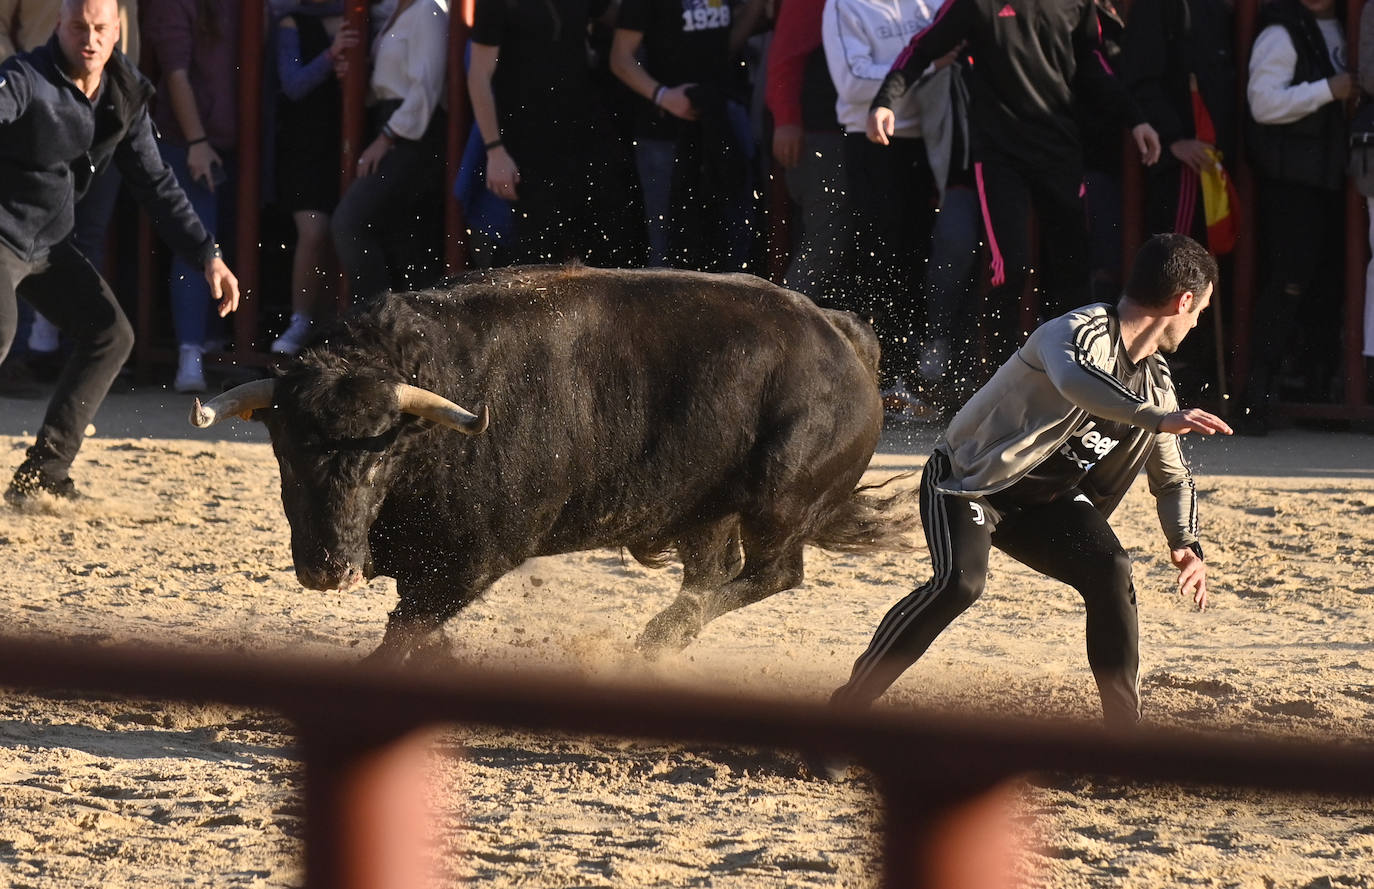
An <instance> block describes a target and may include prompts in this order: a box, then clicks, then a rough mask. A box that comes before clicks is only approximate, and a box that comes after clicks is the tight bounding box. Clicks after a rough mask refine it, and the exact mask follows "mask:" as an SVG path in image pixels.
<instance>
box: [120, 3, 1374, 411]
mask: <svg viewBox="0 0 1374 889" xmlns="http://www.w3.org/2000/svg"><path fill="white" fill-rule="evenodd" d="M472 4H473V0H460V2H458V3H455V4H454V5H453V9H452V16H451V21H450V29H449V38H450V44H449V66H448V81H447V86H448V96H449V102H448V106H449V116H448V147H447V153H446V161H447V167H446V171H445V174H444V175H445V182H444V185H445V187H444V189H443V190H444V194H445V213H444V226H445V229H444V235H445V240H444V248H445V251H444V252H445V259H446V261H447V263H448V266H449V268H450V269H451V270H454V271H457V270H460V269H462V268H464V267H465V266H466V259H467V241H466V235H465V224H464V220H463V215H462V209H461V207H460V206H459V204H458V202H457V200H456V199H455V198H454V197H453V195H452V189H451V188H449V187H448V186H449V185H450V184H451V183H452V182H453V181H454V179H455V178H456V176H457V172H458V164H459V159H460V158H461V156H462V150H463V146H464V144H465V142H466V140H467V135H468V128H469V126H470V125H471V112H470V108H469V106H468V103H467V78H466V74H465V71H464V68H463V64H462V61H463V50H464V47H465V45H466V43H467V39H468V34H469V31H470V25H471V22H472ZM1259 4H1260V0H1236V3H1235V18H1234V21H1235V47H1236V52H1235V59H1236V64H1237V67H1238V69H1239V71H1240V72H1244V71H1246V70H1247V66H1248V64H1249V56H1250V45H1251V43H1252V42H1253V40H1254V35H1255V21H1256V14H1257V11H1258V9H1259ZM1118 5H1119V6H1120V7H1122V8H1123V9H1124V10H1129V6H1130V3H1129V0H1124V2H1121V3H1119V4H1118ZM240 9H241V10H242V13H241V14H242V16H243V18H242V26H241V28H240V33H241V35H242V51H241V53H240V58H241V60H242V64H241V67H240V69H239V79H240V83H239V95H241V96H255V95H260V92H261V82H262V74H263V68H262V51H263V46H262V34H263V26H264V21H263V17H264V11H263V8H262V4H261V3H256V2H246V3H243V4H242V5H241V6H240ZM1360 10H1361V4H1359V3H1350V4H1349V11H1348V20H1347V27H1346V37H1347V40H1348V41H1349V53H1348V57H1349V58H1350V59H1356V58H1358V50H1359V47H1358V38H1359V27H1358V24H1359V13H1360ZM347 16H348V21H349V22H350V24H351V25H352V26H353V27H354V28H355V29H356V30H357V31H358V32H359V33H363V34H365V33H367V5H366V3H365V2H364V0H350V2H349V4H348V6H347ZM366 51H367V48H366V46H365V45H359V46H357V47H355V48H354V49H353V50H352V52H353V56H352V57H351V62H352V64H350V65H349V68H348V75H347V77H346V79H345V81H344V90H343V92H344V122H343V128H344V141H343V156H342V158H341V164H340V171H339V175H340V177H341V180H342V182H343V184H344V185H345V186H346V185H347V184H348V183H349V182H350V181H351V180H352V176H353V173H354V169H355V159H356V158H357V155H358V153H359V152H360V151H361V149H362V144H361V140H362V138H363V131H364V123H363V121H364V113H363V100H364V97H365V93H366V65H365V58H366V56H365V53H366ZM1238 83H1239V86H1238V89H1237V95H1236V103H1237V109H1238V111H1239V114H1238V116H1237V120H1243V119H1244V118H1245V114H1246V110H1245V94H1244V83H1245V77H1244V76H1241V77H1239V78H1238ZM261 112H262V109H261V108H260V107H258V106H257V105H255V104H253V103H250V102H245V103H244V105H243V107H242V108H241V109H240V114H239V145H238V154H239V158H240V165H239V170H240V173H239V176H240V179H239V195H238V205H239V213H238V231H237V235H238V243H239V244H240V245H260V240H261V239H260V225H261V219H260V211H259V206H258V200H259V197H258V196H259V184H260V181H261V170H262V158H261V144H262V139H261V135H262V119H261V117H262V115H261ZM1242 135H1243V134H1242ZM1238 154H1239V155H1240V156H1239V157H1237V158H1231V159H1229V163H1228V166H1229V168H1230V169H1231V171H1232V173H1233V175H1234V177H1235V180H1236V184H1237V189H1238V191H1239V195H1240V203H1241V206H1240V214H1241V228H1240V241H1239V244H1238V245H1237V247H1236V250H1235V259H1234V263H1233V268H1234V272H1233V275H1234V281H1233V282H1232V290H1233V292H1234V300H1233V303H1232V306H1231V307H1230V308H1231V313H1232V315H1233V317H1232V319H1231V330H1232V331H1233V333H1232V338H1233V339H1234V348H1233V349H1232V350H1231V359H1232V360H1231V363H1230V366H1229V367H1228V368H1227V373H1226V376H1227V378H1228V380H1227V382H1228V384H1229V385H1228V387H1227V388H1228V389H1229V391H1232V392H1234V391H1236V390H1237V385H1236V384H1237V383H1238V382H1239V381H1242V380H1244V379H1245V374H1246V372H1247V371H1248V369H1249V365H1250V337H1249V333H1248V332H1249V329H1250V324H1251V318H1252V313H1251V308H1252V303H1253V293H1254V290H1255V286H1256V282H1257V264H1258V256H1257V250H1256V243H1255V219H1254V208H1255V200H1254V181H1253V178H1252V176H1251V171H1250V168H1249V165H1248V164H1247V163H1246V162H1245V157H1244V155H1245V152H1244V151H1243V150H1241V151H1239V152H1238ZM1125 161H1126V163H1125V169H1126V175H1125V180H1124V182H1123V191H1124V203H1125V216H1124V220H1123V221H1124V226H1123V246H1124V247H1125V250H1124V253H1123V255H1124V256H1126V257H1130V256H1133V255H1134V253H1135V250H1136V248H1137V247H1139V245H1140V243H1141V242H1142V241H1143V240H1144V236H1143V231H1144V228H1143V219H1144V215H1143V210H1142V203H1143V202H1142V187H1143V186H1142V178H1143V177H1142V175H1141V168H1140V164H1139V161H1138V159H1137V158H1136V157H1135V155H1134V152H1133V151H1127V152H1126V158H1125ZM775 172H776V171H775ZM781 181H782V177H781V175H780V174H778V175H775V176H774V177H773V182H774V184H775V185H778V184H780V183H781ZM773 191H774V193H775V194H774V195H773V196H772V197H771V198H770V202H769V211H770V212H769V220H770V223H769V225H770V235H769V238H768V239H767V240H768V244H769V250H768V253H769V266H770V273H771V274H772V275H773V277H775V278H778V277H780V275H781V268H782V265H783V263H785V250H786V247H785V232H786V225H787V220H786V218H785V213H786V203H787V202H786V199H785V197H784V196H782V195H780V194H777V192H780V191H781V189H780V188H774V189H773ZM1366 225H1367V222H1366V216H1365V208H1364V200H1363V198H1362V197H1361V196H1360V195H1359V194H1357V193H1356V192H1355V191H1354V189H1353V188H1349V189H1347V201H1346V245H1345V299H1344V303H1343V305H1344V309H1343V312H1344V317H1343V323H1342V356H1343V361H1342V368H1343V376H1344V388H1343V393H1344V394H1343V398H1342V401H1341V402H1340V403H1336V404H1286V405H1284V406H1283V411H1284V412H1285V413H1286V414H1288V415H1289V416H1295V417H1320V418H1339V419H1352V420H1353V419H1359V420H1370V419H1374V406H1370V405H1369V404H1368V403H1367V397H1366V396H1367V393H1366V392H1365V359H1364V356H1363V350H1362V338H1363V333H1362V331H1363V318H1364V299H1365V296H1364V268H1365V263H1366V262H1367V261H1368V257H1369V250H1368V244H1367V239H1366V237H1365V231H1366ZM144 229H145V231H144V235H143V238H142V239H141V241H142V243H141V245H140V254H139V259H138V263H139V268H140V284H139V288H138V291H139V305H138V313H137V315H138V320H137V323H138V327H139V329H138V347H137V352H136V355H135V360H136V362H137V364H138V366H139V368H140V370H141V371H146V369H147V368H148V366H149V365H150V364H151V363H152V362H154V361H165V360H170V358H171V352H170V350H161V351H160V350H158V349H157V348H156V346H155V339H156V338H155V336H154V319H155V318H157V317H159V314H160V313H157V312H155V311H154V306H153V301H154V299H165V296H164V295H162V288H159V287H156V286H154V284H153V280H152V277H153V267H154V264H153V262H152V261H151V260H150V258H149V257H150V252H151V250H152V246H153V242H152V235H151V233H150V231H148V230H147V226H146V224H145V226H144ZM260 259H261V256H260V251H255V250H251V249H240V250H239V251H238V254H237V257H236V259H235V272H236V273H237V274H238V276H239V279H240V282H241V284H242V287H243V289H244V291H245V293H246V295H247V299H246V300H245V301H244V302H243V304H242V307H241V308H240V310H239V312H238V313H237V314H236V315H235V317H234V351H233V352H232V353H231V354H229V355H226V356H223V358H224V360H227V361H230V362H233V363H238V364H244V365H260V364H264V363H265V362H266V361H267V356H266V355H264V354H263V344H264V342H265V341H266V339H267V337H266V334H265V332H264V331H263V329H262V327H261V324H260V318H259V310H260V308H261V303H262V300H261V298H260V294H261V292H262V288H261V280H260V277H261V274H260ZM339 293H340V307H341V308H342V307H346V305H347V295H346V293H345V291H344V289H343V287H342V283H341V285H340V291H339ZM1224 407H1225V406H1224V405H1223V409H1224Z"/></svg>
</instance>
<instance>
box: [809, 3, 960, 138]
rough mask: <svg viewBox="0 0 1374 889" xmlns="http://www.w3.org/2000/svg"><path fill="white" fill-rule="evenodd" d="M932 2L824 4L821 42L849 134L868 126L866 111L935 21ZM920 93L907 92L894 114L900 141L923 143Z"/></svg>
mask: <svg viewBox="0 0 1374 889" xmlns="http://www.w3.org/2000/svg"><path fill="white" fill-rule="evenodd" d="M937 9H939V3H938V2H936V0H825V11H824V12H823V13H822V15H821V39H822V41H823V43H824V46H825V61H826V65H827V66H829V68H830V79H831V80H833V81H834V83H835V92H836V93H838V94H839V99H838V100H837V101H836V102H835V116H836V117H837V118H839V121H840V125H841V126H843V127H844V129H845V132H848V133H862V132H864V131H865V130H866V129H867V126H868V106H869V103H871V102H872V101H873V96H874V95H876V94H877V92H878V87H879V86H880V85H882V82H883V78H884V77H886V76H887V72H888V69H889V68H891V67H892V63H893V62H894V61H895V60H896V58H897V56H898V55H899V54H900V53H901V52H902V50H904V49H906V45H907V43H908V42H909V41H910V40H911V37H912V35H914V34H916V33H917V32H918V31H920V30H922V29H923V28H925V27H926V26H927V25H929V24H930V22H931V20H932V19H933V18H934V17H935V13H936V10H937ZM918 92H919V90H915V89H912V90H907V92H906V95H904V96H902V98H901V101H900V102H898V103H897V106H896V107H895V108H893V109H892V111H893V113H894V114H896V116H897V130H896V134H897V135H898V136H904V137H907V138H912V139H919V138H921V116H920V113H919V111H918V106H919V100H918V96H917V93H918Z"/></svg>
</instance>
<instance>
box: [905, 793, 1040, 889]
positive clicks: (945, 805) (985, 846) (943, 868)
mask: <svg viewBox="0 0 1374 889" xmlns="http://www.w3.org/2000/svg"><path fill="white" fill-rule="evenodd" d="M944 776H945V777H949V775H948V773H944ZM879 787H880V789H881V792H882V795H883V879H882V886H883V889H972V887H977V889H1012V887H1014V886H1020V885H1022V881H1021V880H1020V879H1019V878H1018V876H1017V873H1016V871H1017V861H1018V860H1019V859H1020V858H1021V857H1022V856H1021V854H1020V850H1019V844H1018V842H1017V840H1016V830H1015V819H1014V817H1013V814H1012V813H1013V812H1014V811H1015V799H1016V794H1015V791H1014V789H1013V787H1014V785H1012V784H1010V783H1008V784H1003V785H1000V786H993V784H992V782H991V781H989V780H987V779H981V780H979V779H970V780H962V781H961V780H958V779H951V780H949V781H947V782H942V781H941V780H939V779H936V780H933V781H932V780H925V781H913V780H910V779H909V777H907V776H902V777H893V776H891V775H888V776H886V777H884V776H880V777H879Z"/></svg>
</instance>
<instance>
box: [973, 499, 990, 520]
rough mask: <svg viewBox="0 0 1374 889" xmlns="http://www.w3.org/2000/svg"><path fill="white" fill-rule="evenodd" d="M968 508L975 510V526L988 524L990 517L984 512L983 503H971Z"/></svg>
mask: <svg viewBox="0 0 1374 889" xmlns="http://www.w3.org/2000/svg"><path fill="white" fill-rule="evenodd" d="M968 507H969V509H971V510H973V524H975V525H982V524H984V523H986V522H987V520H988V517H987V514H986V513H984V512H983V505H982V504H981V503H974V502H972V501H969V505H968Z"/></svg>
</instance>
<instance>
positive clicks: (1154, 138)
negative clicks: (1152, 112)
mask: <svg viewBox="0 0 1374 889" xmlns="http://www.w3.org/2000/svg"><path fill="white" fill-rule="evenodd" d="M1131 139H1132V140H1134V141H1135V148H1136V151H1139V152H1140V162H1141V163H1142V164H1144V165H1145V166H1147V167H1150V166H1154V164H1155V162H1156V161H1158V160H1159V133H1156V132H1155V128H1154V127H1152V126H1150V125H1149V124H1147V123H1141V124H1136V125H1135V127H1134V128H1132V129H1131Z"/></svg>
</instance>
